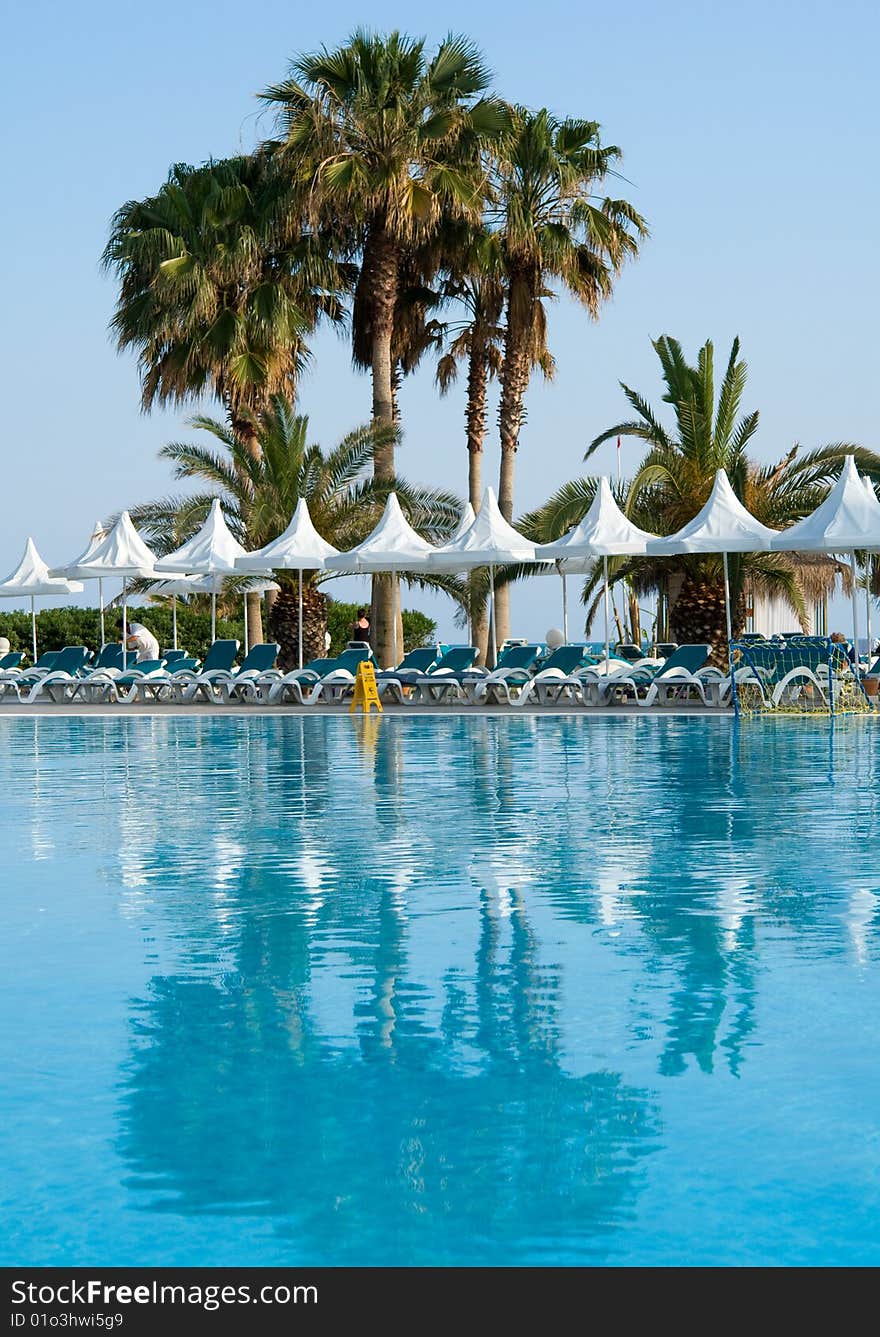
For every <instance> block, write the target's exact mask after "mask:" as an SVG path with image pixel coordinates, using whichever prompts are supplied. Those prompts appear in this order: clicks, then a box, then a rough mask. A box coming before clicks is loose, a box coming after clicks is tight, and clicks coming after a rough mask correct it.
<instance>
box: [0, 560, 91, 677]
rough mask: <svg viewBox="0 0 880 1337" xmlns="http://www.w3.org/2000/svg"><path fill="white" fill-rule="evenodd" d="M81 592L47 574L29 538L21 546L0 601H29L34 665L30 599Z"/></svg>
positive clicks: (77, 586) (0, 589)
mask: <svg viewBox="0 0 880 1337" xmlns="http://www.w3.org/2000/svg"><path fill="white" fill-rule="evenodd" d="M81 589H82V585H80V584H78V583H77V582H76V581H70V580H64V579H59V578H57V577H52V576H50V575H49V568H48V566H47V565H46V563H45V562H44V561H43V559H42V557H41V556H40V554H39V553H38V552H37V545H36V544H35V543H34V541H33V539H32V538H29V539H28V541H27V543H26V544H25V545H24V553H23V555H22V559H21V561H20V562H19V564H18V566H17V567H16V568H15V570H14V571H13V572H12V574H11V575H9V576H7V577H6V579H5V580H4V581H2V582H0V599H30V601H31V641H32V645H33V651H34V663H36V662H37V615H36V611H35V609H34V600H35V599H36V598H37V597H38V596H40V595H42V596H43V597H44V598H45V597H50V598H51V597H52V596H53V595H55V596H57V595H60V594H74V593H75V592H78V591H79V590H81Z"/></svg>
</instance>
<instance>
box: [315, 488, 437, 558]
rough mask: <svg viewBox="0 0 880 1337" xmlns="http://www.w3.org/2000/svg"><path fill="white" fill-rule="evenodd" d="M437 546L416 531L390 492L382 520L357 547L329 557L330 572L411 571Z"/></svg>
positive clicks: (395, 497) (434, 550) (394, 495)
mask: <svg viewBox="0 0 880 1337" xmlns="http://www.w3.org/2000/svg"><path fill="white" fill-rule="evenodd" d="M436 551H437V549H436V548H435V547H433V545H432V544H430V543H428V542H427V540H426V539H423V538H422V536H421V534H417V533H416V531H415V530H414V529H413V527H412V525H411V524H410V523H409V521H408V520H407V518H406V516H405V515H404V513H403V511H402V510H401V509H400V502H399V501H398V500H397V495H396V493H394V492H391V493H390V494H389V496H388V500H387V502H386V503H385V510H384V511H383V513H382V519H381V520H380V521H379V523H378V524H377V525H376V528H375V529H374V530H373V532H372V533H371V534H369V535H368V536H367V537H366V538H365V539H364V541H363V543H359V544H358V545H357V547H356V548H351V549H349V551H348V552H341V553H339V554H338V555H337V556H336V557H329V558H328V559H327V561H326V563H325V566H326V569H327V570H328V571H352V572H361V571H366V572H369V571H377V572H381V571H410V570H418V569H420V568H424V567H425V566H426V565H427V563H428V558H429V557H430V556H431V554H432V553H435V552H436Z"/></svg>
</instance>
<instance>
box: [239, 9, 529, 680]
mask: <svg viewBox="0 0 880 1337" xmlns="http://www.w3.org/2000/svg"><path fill="white" fill-rule="evenodd" d="M488 83H489V74H488V71H487V69H486V67H485V64H484V62H483V59H482V57H481V56H480V53H479V52H478V51H477V49H476V48H475V47H474V46H473V45H472V44H471V43H470V42H469V41H467V40H466V39H465V38H463V37H456V36H450V37H447V38H446V39H445V40H444V41H443V42H441V43H440V46H439V47H438V49H437V52H436V54H435V55H434V56H433V58H432V59H428V57H427V54H426V52H425V42H424V40H416V39H413V38H410V37H407V36H405V35H403V34H401V33H399V32H392V33H390V34H388V35H387V36H381V35H378V34H373V33H369V32H366V31H362V30H361V31H357V32H355V33H354V34H353V35H352V36H351V37H350V38H349V39H348V41H347V42H346V43H345V44H344V45H343V46H341V47H338V48H337V49H336V50H334V51H328V50H326V49H323V50H321V51H319V52H317V53H315V54H313V55H302V56H299V57H297V58H296V59H295V60H294V62H293V64H292V68H291V75H290V78H288V79H286V80H285V81H283V82H282V83H280V84H276V85H274V86H272V87H270V88H268V89H266V91H265V92H264V93H263V94H262V97H263V99H264V100H265V101H266V102H268V103H269V104H271V105H273V106H275V107H277V108H278V109H279V114H280V126H281V130H282V133H283V143H282V145H281V146H280V147H281V151H282V156H283V157H284V159H285V160H286V162H287V163H288V165H289V169H290V171H291V175H292V177H293V179H294V181H295V182H296V183H297V184H298V185H300V186H302V187H303V188H304V190H305V192H306V196H307V198H308V200H309V202H310V207H311V214H312V217H313V219H314V220H315V222H316V223H320V222H321V221H322V220H326V219H327V218H328V217H332V218H333V219H334V220H341V224H342V226H343V227H347V228H348V229H349V230H350V239H349V245H350V248H351V256H352V257H353V256H354V255H359V257H360V275H359V278H358V284H357V294H356V302H357V304H358V305H359V307H360V310H361V313H362V317H361V321H360V326H361V329H362V331H363V330H364V329H366V332H367V338H368V343H369V352H370V366H371V370H372V382H373V420H374V422H376V423H385V424H388V423H391V422H393V421H394V393H393V372H394V366H395V353H394V347H393V343H394V328H395V313H396V310H397V305H398V297H399V291H400V269H401V262H402V259H403V257H404V254H405V252H406V250H407V248H409V247H411V246H413V245H417V244H419V243H421V242H423V241H425V240H426V239H427V238H429V237H430V236H431V235H432V233H433V232H435V231H436V229H437V226H438V224H439V222H440V220H441V218H443V217H447V216H452V217H472V218H478V217H479V215H480V212H481V208H482V203H483V198H484V176H485V174H484V168H483V164H482V162H481V158H480V152H479V149H480V145H481V143H482V142H483V141H484V140H485V138H486V137H487V136H489V135H491V134H494V133H496V132H497V131H498V130H499V129H500V128H501V127H502V126H503V124H504V118H503V116H502V115H501V112H500V108H499V106H498V105H497V104H496V103H494V102H492V101H489V100H486V99H481V97H480V95H481V94H482V93H483V92H484V91H485V89H486V88H487V86H488ZM394 467H395V466H394V446H393V444H392V443H391V442H388V443H386V445H384V446H383V447H382V448H381V449H379V450H378V451H377V452H376V454H375V458H374V462H373V468H374V471H375V474H376V477H377V478H379V479H384V480H386V481H387V480H388V479H389V478H390V477H391V476H392V475H393V473H394ZM377 579H378V582H379V583H378V585H377V584H375V583H374V612H375V635H376V640H377V649H378V652H379V654H380V656H382V658H383V660H384V659H387V655H388V653H389V652H390V648H391V643H392V635H391V616H392V598H391V583H390V581H389V579H388V578H387V577H379V578H377Z"/></svg>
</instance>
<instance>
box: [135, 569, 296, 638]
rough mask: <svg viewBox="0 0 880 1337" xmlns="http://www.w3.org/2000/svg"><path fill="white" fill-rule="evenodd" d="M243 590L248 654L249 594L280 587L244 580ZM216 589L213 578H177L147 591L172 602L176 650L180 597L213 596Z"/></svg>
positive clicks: (269, 581)
mask: <svg viewBox="0 0 880 1337" xmlns="http://www.w3.org/2000/svg"><path fill="white" fill-rule="evenodd" d="M241 588H242V589H243V590H244V595H245V608H244V652H245V654H247V652H248V643H247V641H248V633H247V596H248V595H249V594H265V593H266V590H277V589H278V586H277V585H276V584H275V582H274V581H272V580H259V579H256V578H255V579H253V580H243V581H242V582H241ZM213 589H214V578H213V576H175V577H173V578H172V579H171V580H157V581H156V583H155V585H151V587H150V589H149V590H148V591H147V593H148V594H151V595H153V597H154V598H158V599H169V598H170V600H171V628H172V638H173V646H174V649H175V650H176V649H177V599H178V596H180V597H182V598H184V599H186V598H188V597H189V596H190V595H191V594H211V593H212V592H213Z"/></svg>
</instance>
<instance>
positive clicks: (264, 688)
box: [236, 644, 372, 706]
mask: <svg viewBox="0 0 880 1337" xmlns="http://www.w3.org/2000/svg"><path fill="white" fill-rule="evenodd" d="M371 658H372V651H371V650H370V647H369V646H368V645H366V644H364V645H361V646H359V647H358V648H357V649H348V650H343V651H342V654H340V655H337V656H336V658H335V659H313V660H312V661H311V663H310V664H306V666H305V668H302V669H293V670H292V671H291V672H290V673H277V672H272V673H261V674H260V675H259V676H258V677H256V678H254V679H252V680H251V681H250V682H247V683H242V686H241V689H240V691H238V692H237V693H236V696H237V697H238V699H239V700H240V701H247V702H250V703H251V704H253V703H255V702H260V701H264V702H266V701H267V702H269V703H271V704H272V705H276V704H280V703H283V702H285V701H293V702H294V703H295V704H296V705H300V706H304V705H313V704H314V703H315V702H316V701H318V700H320V699H321V697H322V696H328V697H330V696H332V695H333V694H334V693H340V694H341V693H342V692H343V691H344V690H345V689H346V688H348V687H351V686H352V684H353V683H354V680H355V674H356V673H357V666H358V664H361V663H363V662H364V660H367V659H371Z"/></svg>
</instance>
